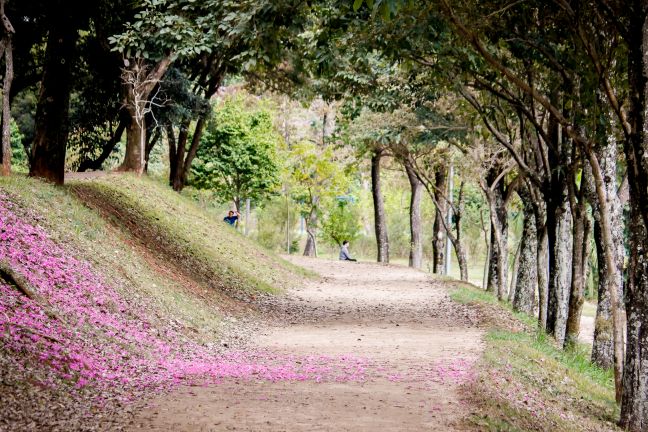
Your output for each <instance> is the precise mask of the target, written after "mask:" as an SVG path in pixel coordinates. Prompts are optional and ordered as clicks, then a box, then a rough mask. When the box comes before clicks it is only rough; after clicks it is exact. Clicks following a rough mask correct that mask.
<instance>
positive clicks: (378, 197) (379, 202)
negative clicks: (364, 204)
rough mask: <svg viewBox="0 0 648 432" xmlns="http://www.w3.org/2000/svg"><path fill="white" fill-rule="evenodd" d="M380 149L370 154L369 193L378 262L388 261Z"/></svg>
mask: <svg viewBox="0 0 648 432" xmlns="http://www.w3.org/2000/svg"><path fill="white" fill-rule="evenodd" d="M381 157H382V151H381V150H376V151H375V152H374V153H373V155H372V156H371V195H372V197H373V205H374V225H375V229H376V244H377V247H378V259H377V260H378V262H380V263H388V262H389V238H388V236H387V219H386V217H385V204H384V202H383V196H382V192H381V190H380V159H381Z"/></svg>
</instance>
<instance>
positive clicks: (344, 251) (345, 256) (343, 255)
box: [340, 240, 358, 261]
mask: <svg viewBox="0 0 648 432" xmlns="http://www.w3.org/2000/svg"><path fill="white" fill-rule="evenodd" d="M340 261H358V260H357V259H354V258H351V255H349V242H348V241H347V240H344V241H343V242H342V247H341V248H340Z"/></svg>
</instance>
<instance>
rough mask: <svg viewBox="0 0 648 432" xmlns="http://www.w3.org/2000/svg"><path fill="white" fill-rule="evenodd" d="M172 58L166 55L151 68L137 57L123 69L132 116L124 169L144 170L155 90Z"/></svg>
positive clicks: (128, 106) (127, 105)
mask: <svg viewBox="0 0 648 432" xmlns="http://www.w3.org/2000/svg"><path fill="white" fill-rule="evenodd" d="M171 62H172V57H171V56H170V55H168V56H166V57H164V58H163V59H162V60H160V61H159V62H157V63H156V64H155V66H153V68H151V70H150V71H149V70H148V69H147V66H146V64H145V63H144V62H143V61H141V60H139V59H133V60H131V61H130V62H129V64H128V65H127V66H126V67H125V68H124V69H123V73H122V79H123V81H124V93H125V101H124V105H125V107H126V110H127V112H128V114H129V115H130V117H131V122H130V125H129V126H128V130H127V132H126V153H125V154H124V161H123V162H122V164H121V165H120V167H119V170H120V171H132V172H135V173H137V174H142V173H143V172H144V164H145V160H144V153H145V148H146V114H147V113H148V112H149V111H150V100H149V98H150V97H151V92H152V91H153V89H155V87H156V86H157V85H158V84H159V82H160V80H161V79H162V77H163V76H164V74H165V73H166V71H167V69H168V68H169V66H170V65H171Z"/></svg>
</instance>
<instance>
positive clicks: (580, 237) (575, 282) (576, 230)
mask: <svg viewBox="0 0 648 432" xmlns="http://www.w3.org/2000/svg"><path fill="white" fill-rule="evenodd" d="M582 181H587V180H585V179H584V178H583V180H582ZM586 218H587V213H586V210H585V203H584V202H583V201H582V197H581V199H580V202H578V203H576V204H574V205H572V222H573V223H572V224H573V231H572V232H573V240H572V245H573V246H572V272H571V273H572V277H571V289H570V293H569V306H568V312H567V322H566V324H565V341H564V346H565V347H568V346H574V345H576V343H577V342H578V335H579V333H580V320H581V314H582V312H583V303H584V301H585V297H584V289H585V280H584V278H585V270H584V269H585V265H586V263H585V262H584V258H585V224H586V223H587V222H586Z"/></svg>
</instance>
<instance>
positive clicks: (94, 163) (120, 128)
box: [77, 114, 130, 172]
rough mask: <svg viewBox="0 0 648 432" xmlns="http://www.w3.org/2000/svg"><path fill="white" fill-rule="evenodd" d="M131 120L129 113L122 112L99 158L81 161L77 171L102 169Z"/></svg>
mask: <svg viewBox="0 0 648 432" xmlns="http://www.w3.org/2000/svg"><path fill="white" fill-rule="evenodd" d="M129 121H130V118H129V116H128V115H124V114H120V116H119V124H118V125H117V129H115V132H114V133H113V135H112V137H110V139H109V140H108V141H106V143H105V144H104V146H103V148H102V149H101V154H100V155H99V157H98V158H97V159H85V160H84V161H83V162H81V164H80V165H79V168H78V169H77V171H78V172H84V171H88V170H98V169H101V167H102V165H103V163H104V162H105V161H106V159H108V157H109V156H110V153H112V152H113V150H114V149H115V146H116V145H117V143H118V142H119V141H120V140H121V137H122V135H123V134H124V131H125V130H126V126H127V125H128V122H129Z"/></svg>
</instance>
